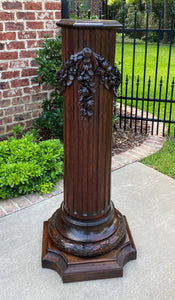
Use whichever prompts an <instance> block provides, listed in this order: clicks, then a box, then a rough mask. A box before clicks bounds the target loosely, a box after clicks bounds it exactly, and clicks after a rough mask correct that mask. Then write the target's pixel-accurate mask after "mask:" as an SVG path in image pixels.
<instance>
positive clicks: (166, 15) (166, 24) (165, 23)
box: [163, 0, 168, 44]
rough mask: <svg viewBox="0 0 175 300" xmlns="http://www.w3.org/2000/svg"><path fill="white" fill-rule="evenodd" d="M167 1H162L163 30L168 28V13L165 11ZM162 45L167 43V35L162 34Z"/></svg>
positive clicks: (165, 33)
mask: <svg viewBox="0 0 175 300" xmlns="http://www.w3.org/2000/svg"><path fill="white" fill-rule="evenodd" d="M167 5H168V0H164V29H167V28H168V11H167ZM163 42H164V44H167V43H168V33H167V32H164V35H163Z"/></svg>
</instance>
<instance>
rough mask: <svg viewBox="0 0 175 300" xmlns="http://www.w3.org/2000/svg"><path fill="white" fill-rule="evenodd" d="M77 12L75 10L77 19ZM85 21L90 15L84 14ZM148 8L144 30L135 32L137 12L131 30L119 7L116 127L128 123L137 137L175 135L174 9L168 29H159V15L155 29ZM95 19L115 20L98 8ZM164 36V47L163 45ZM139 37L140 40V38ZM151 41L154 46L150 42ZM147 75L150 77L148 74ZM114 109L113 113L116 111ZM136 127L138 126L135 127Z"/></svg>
mask: <svg viewBox="0 0 175 300" xmlns="http://www.w3.org/2000/svg"><path fill="white" fill-rule="evenodd" d="M79 16H80V9H79V6H77V17H79ZM87 16H88V18H89V19H90V18H91V12H90V10H88V14H87ZM149 16H150V12H149V6H148V5H147V8H146V11H145V27H144V28H143V27H142V28H137V11H135V12H134V17H133V19H134V20H133V22H132V23H133V26H132V28H129V27H131V26H128V25H127V24H126V11H125V5H124V4H123V11H122V22H121V23H122V25H123V26H122V28H120V29H117V43H116V50H117V52H116V63H117V66H118V68H119V69H120V71H121V77H122V80H121V85H120V90H119V91H118V97H117V99H116V106H115V107H114V113H115V114H117V115H118V116H119V118H120V127H121V128H122V127H123V128H124V129H125V128H126V124H127V123H128V122H129V124H130V127H131V128H133V130H134V131H135V132H136V131H138V130H139V131H140V132H141V133H147V132H149V133H151V134H162V135H163V136H164V135H165V134H168V135H175V97H174V77H175V45H174V33H175V29H174V23H175V5H174V6H173V8H172V18H171V25H170V28H168V29H164V28H162V14H161V13H160V16H159V20H157V28H152V27H151V26H149ZM98 17H99V18H102V17H103V18H108V19H114V18H115V11H113V12H112V11H110V9H109V7H105V8H103V12H102V7H101V6H100V7H99V16H98ZM164 34H166V35H167V38H168V43H167V44H166V45H165V44H163V36H164ZM140 37H142V38H140ZM152 39H153V40H154V43H151V42H152ZM149 72H150V74H149ZM116 107H117V109H116ZM138 125H139V126H138Z"/></svg>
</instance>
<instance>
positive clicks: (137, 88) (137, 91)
mask: <svg viewBox="0 0 175 300" xmlns="http://www.w3.org/2000/svg"><path fill="white" fill-rule="evenodd" d="M136 86H137V87H136V110H135V117H136V119H135V132H137V109H138V93H139V75H138V76H137V83H136Z"/></svg>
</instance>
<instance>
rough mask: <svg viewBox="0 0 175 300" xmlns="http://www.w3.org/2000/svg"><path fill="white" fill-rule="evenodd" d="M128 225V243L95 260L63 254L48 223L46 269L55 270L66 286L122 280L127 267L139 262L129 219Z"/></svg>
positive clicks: (45, 241) (44, 238) (45, 251)
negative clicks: (94, 281)
mask: <svg viewBox="0 0 175 300" xmlns="http://www.w3.org/2000/svg"><path fill="white" fill-rule="evenodd" d="M125 222H126V239H125V240H124V241H122V242H121V243H120V244H119V246H118V247H117V248H116V249H114V250H112V251H110V252H109V253H107V254H104V255H100V256H96V257H91V258H89V257H85V258H84V257H77V256H74V255H71V254H67V253H65V252H63V251H61V250H59V249H58V248H57V247H56V246H55V244H54V243H53V241H52V240H51V238H50V236H49V235H48V222H44V228H43V249H42V267H43V268H49V269H52V270H55V271H56V272H57V273H58V274H59V275H60V276H61V278H62V280H63V282H64V283H68V282H76V281H85V280H95V279H106V278H114V277H122V276H123V267H124V265H125V264H126V263H127V262H128V261H130V260H134V259H136V248H135V244H134V241H133V238H132V235H131V232H130V229H129V226H128V223H127V220H126V218H125Z"/></svg>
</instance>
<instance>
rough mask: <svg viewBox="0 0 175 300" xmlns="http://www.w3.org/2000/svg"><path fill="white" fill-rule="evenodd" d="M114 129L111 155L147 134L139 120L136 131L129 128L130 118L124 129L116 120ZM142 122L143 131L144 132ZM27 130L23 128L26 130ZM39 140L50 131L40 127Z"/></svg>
mask: <svg viewBox="0 0 175 300" xmlns="http://www.w3.org/2000/svg"><path fill="white" fill-rule="evenodd" d="M115 125H116V130H115V129H113V133H112V155H116V154H119V153H121V152H124V151H127V150H128V149H132V148H134V147H136V146H140V145H141V144H142V143H143V142H144V140H145V139H146V137H147V134H143V133H140V122H139V121H138V122H137V132H136V133H135V132H134V126H133V128H130V120H126V129H125V130H124V129H123V128H120V126H119V120H118V121H116V124H115ZM144 129H145V128H144V124H143V132H144ZM28 130H29V129H28ZM28 130H24V132H27V131H28ZM39 135H40V138H41V140H47V139H50V138H52V137H51V134H50V132H46V131H45V130H43V129H41V130H40V132H39ZM20 137H21V134H20V133H17V138H20ZM6 139H7V136H3V137H0V141H3V140H6Z"/></svg>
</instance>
